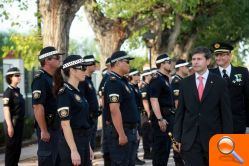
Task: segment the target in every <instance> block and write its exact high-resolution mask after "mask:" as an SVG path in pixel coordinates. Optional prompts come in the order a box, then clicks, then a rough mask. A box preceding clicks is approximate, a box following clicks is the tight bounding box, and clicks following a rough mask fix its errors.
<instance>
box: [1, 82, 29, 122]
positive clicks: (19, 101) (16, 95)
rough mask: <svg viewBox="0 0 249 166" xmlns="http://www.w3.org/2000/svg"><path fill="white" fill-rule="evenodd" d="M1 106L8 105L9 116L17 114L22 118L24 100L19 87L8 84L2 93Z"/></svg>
mask: <svg viewBox="0 0 249 166" xmlns="http://www.w3.org/2000/svg"><path fill="white" fill-rule="evenodd" d="M3 106H5V107H9V111H10V115H11V118H12V117H13V116H17V117H18V118H19V119H23V117H24V115H25V101H24V99H23V96H22V94H21V93H20V89H19V88H18V87H16V88H14V87H12V86H10V85H9V86H8V88H7V89H6V90H5V91H4V93H3Z"/></svg>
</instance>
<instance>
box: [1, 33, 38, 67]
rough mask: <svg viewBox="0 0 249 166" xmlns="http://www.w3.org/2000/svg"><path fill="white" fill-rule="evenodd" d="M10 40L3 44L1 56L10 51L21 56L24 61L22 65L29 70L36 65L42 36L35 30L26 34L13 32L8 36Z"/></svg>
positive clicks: (16, 55)
mask: <svg viewBox="0 0 249 166" xmlns="http://www.w3.org/2000/svg"><path fill="white" fill-rule="evenodd" d="M9 40H10V42H9V43H7V44H5V45H3V46H2V48H1V50H2V51H3V57H5V56H7V55H8V54H9V53H10V52H11V53H13V55H14V56H15V57H16V58H21V59H23V61H24V67H25V68H26V69H27V70H31V69H32V68H33V67H37V66H38V64H39V63H38V55H39V52H40V50H41V49H42V38H41V37H40V36H38V35H37V33H36V32H31V33H30V34H28V35H25V34H18V33H13V34H11V36H10V39H9Z"/></svg>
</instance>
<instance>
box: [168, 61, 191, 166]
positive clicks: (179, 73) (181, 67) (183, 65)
mask: <svg viewBox="0 0 249 166" xmlns="http://www.w3.org/2000/svg"><path fill="white" fill-rule="evenodd" d="M188 67H189V63H188V62H187V61H186V60H183V59H179V60H177V61H176V65H175V70H176V74H175V75H174V76H173V77H172V82H171V86H172V90H173V98H174V102H175V109H176V108H177V106H178V102H179V99H178V98H179V95H180V89H179V83H180V81H181V80H182V79H183V78H185V77H187V76H188V75H189V68H188ZM173 153H174V161H175V165H176V166H184V163H183V160H182V158H181V155H180V153H178V152H176V151H175V150H174V151H173Z"/></svg>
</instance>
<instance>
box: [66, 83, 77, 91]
mask: <svg viewBox="0 0 249 166" xmlns="http://www.w3.org/2000/svg"><path fill="white" fill-rule="evenodd" d="M64 86H65V87H66V88H68V89H69V90H71V91H73V90H74V91H77V92H79V90H78V89H76V88H74V87H73V86H72V85H71V84H69V83H68V82H64Z"/></svg>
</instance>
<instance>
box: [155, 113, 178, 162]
mask: <svg viewBox="0 0 249 166" xmlns="http://www.w3.org/2000/svg"><path fill="white" fill-rule="evenodd" d="M166 120H167V121H168V123H169V124H168V126H167V130H166V132H162V131H161V130H160V128H159V126H158V122H157V121H156V122H155V121H153V122H152V134H153V143H152V164H153V166H167V163H168V159H169V154H170V148H171V144H172V143H171V140H170V138H169V136H168V132H172V129H173V116H172V115H170V116H167V117H166Z"/></svg>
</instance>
